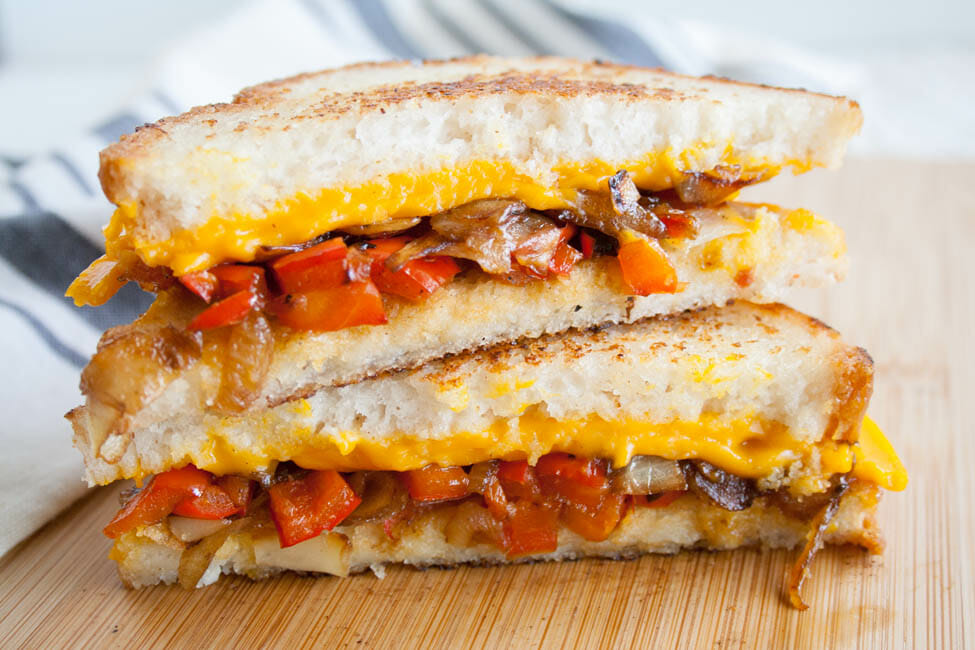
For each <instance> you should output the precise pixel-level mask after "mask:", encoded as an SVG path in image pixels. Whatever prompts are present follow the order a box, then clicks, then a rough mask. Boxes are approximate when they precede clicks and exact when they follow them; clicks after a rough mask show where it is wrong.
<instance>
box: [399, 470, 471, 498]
mask: <svg viewBox="0 0 975 650" xmlns="http://www.w3.org/2000/svg"><path fill="white" fill-rule="evenodd" d="M403 481H404V482H405V483H406V489H407V490H408V491H409V493H410V497H411V498H413V499H414V500H416V501H448V500H451V499H463V498H464V497H466V496H467V495H468V494H469V493H470V490H469V487H468V479H467V472H465V471H464V469H463V468H462V467H437V466H436V465H427V466H426V467H424V468H422V469H415V470H411V471H409V472H404V473H403Z"/></svg>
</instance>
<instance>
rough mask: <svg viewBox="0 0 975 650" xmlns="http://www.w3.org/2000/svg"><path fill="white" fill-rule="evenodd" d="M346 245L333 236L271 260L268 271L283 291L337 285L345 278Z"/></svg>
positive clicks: (302, 290) (324, 287) (300, 290)
mask: <svg viewBox="0 0 975 650" xmlns="http://www.w3.org/2000/svg"><path fill="white" fill-rule="evenodd" d="M347 253H348V249H347V248H346V246H345V242H344V241H342V238H341V237H334V238H332V239H329V240H328V241H324V242H322V243H320V244H315V245H314V246H312V247H310V248H306V249H305V250H303V251H298V252H297V253H291V254H290V255H285V256H283V257H279V258H278V259H276V260H274V261H273V262H271V271H272V272H273V273H274V278H275V280H277V282H278V287H280V289H281V291H282V292H284V293H301V292H308V291H316V290H320V289H331V288H333V287H338V286H340V285H342V284H344V283H345V282H346V280H347V279H348V268H347V264H346V255H347Z"/></svg>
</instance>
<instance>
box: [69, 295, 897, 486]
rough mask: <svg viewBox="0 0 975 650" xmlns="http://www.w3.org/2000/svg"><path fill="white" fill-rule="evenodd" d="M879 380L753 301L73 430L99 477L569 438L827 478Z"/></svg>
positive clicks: (450, 454)
mask: <svg viewBox="0 0 975 650" xmlns="http://www.w3.org/2000/svg"><path fill="white" fill-rule="evenodd" d="M872 385H873V366H872V362H871V360H870V357H869V356H868V355H867V354H866V353H865V352H864V351H863V350H861V349H858V348H854V347H851V346H848V345H846V344H845V343H843V342H842V341H841V340H840V337H839V336H838V335H837V334H836V332H834V331H832V330H831V329H829V328H828V327H826V326H825V325H823V324H822V323H819V322H818V321H816V320H814V319H811V318H808V317H806V316H803V315H802V314H799V313H798V312H795V311H793V310H791V309H789V308H787V307H785V306H782V305H765V306H761V305H753V304H750V303H744V302H740V303H734V304H732V305H728V306H726V307H723V308H715V307H711V308H707V309H704V310H699V311H693V312H686V313H683V314H680V315H675V316H666V317H658V318H653V319H647V320H643V321H639V322H637V323H634V324H631V325H615V326H609V327H604V328H598V329H595V330H587V331H574V332H570V333H566V334H562V335H555V336H547V337H541V338H539V339H535V340H528V341H523V342H518V343H515V344H506V345H501V346H497V347H494V348H489V349H487V350H481V351H478V352H474V353H468V354H463V355H457V356H452V357H448V358H446V359H440V360H436V361H432V362H430V363H428V364H426V365H424V366H421V367H419V368H416V369H413V370H410V371H400V372H389V373H385V374H382V375H379V376H376V377H373V378H370V379H365V380H362V381H360V382H357V383H354V384H348V385H345V386H336V387H327V388H322V389H320V390H318V391H317V392H315V393H314V394H311V395H309V396H307V397H306V398H302V399H297V400H293V401H290V402H286V403H283V404H279V405H277V406H275V407H273V408H270V409H266V410H264V411H262V412H256V413H245V414H242V415H238V416H227V415H222V414H217V413H213V412H209V413H206V414H204V415H202V417H201V414H200V413H199V412H196V411H192V410H181V409H178V408H176V409H170V410H168V411H167V417H165V418H163V419H159V420H156V421H154V422H152V423H151V424H148V425H142V424H141V423H140V422H139V419H138V418H135V419H134V420H133V422H132V428H131V430H129V431H127V432H125V433H120V432H116V433H113V434H111V435H110V436H109V437H108V439H107V440H105V441H104V442H103V443H102V445H101V447H97V446H94V445H93V444H92V441H91V440H90V439H89V437H88V436H87V432H86V430H85V428H84V426H83V424H82V422H83V421H84V416H79V417H78V418H76V422H75V426H76V436H75V444H76V445H77V446H78V448H79V449H80V450H81V452H82V454H83V455H84V457H85V462H86V465H87V470H88V478H89V480H90V481H91V482H94V483H109V482H111V481H113V480H116V479H120V478H129V477H133V476H141V475H145V474H151V473H159V472H162V471H165V470H167V469H170V468H173V467H180V466H182V465H183V464H186V463H187V462H191V463H193V464H194V465H196V466H197V467H199V468H200V469H205V470H208V471H211V472H213V473H215V474H218V475H219V474H230V473H239V474H246V473H250V472H255V471H264V470H267V469H268V468H271V467H273V466H274V464H275V462H276V461H283V460H292V461H294V462H296V463H297V464H298V465H300V466H302V467H306V468H312V469H338V470H341V471H351V470H364V469H375V470H396V471H403V470H410V469H417V468H420V467H423V466H426V465H427V464H429V463H435V464H438V465H443V466H450V465H469V464H472V463H475V462H479V461H484V460H490V459H498V458H501V459H518V458H527V459H528V460H529V461H531V462H534V461H535V460H536V459H537V458H539V457H540V456H542V455H544V454H546V453H549V452H551V451H565V452H569V453H574V454H579V455H582V456H585V457H588V458H608V459H611V460H612V461H613V464H614V465H615V466H622V465H625V464H626V463H627V462H628V461H629V459H630V458H631V457H632V456H633V455H657V456H663V457H665V458H671V459H674V460H679V459H685V458H688V459H691V458H693V459H702V460H705V461H708V462H710V463H712V464H714V465H717V466H719V467H722V468H723V469H725V470H727V471H729V472H732V473H734V474H736V475H739V476H743V477H748V478H755V479H758V480H759V481H760V485H761V486H762V487H763V488H770V489H771V488H776V487H781V486H782V485H793V484H799V483H800V482H801V486H799V487H796V490H799V491H806V492H816V491H821V490H822V489H824V488H823V486H824V485H825V482H826V481H828V480H829V478H830V477H831V476H832V475H834V474H836V473H845V472H848V471H850V470H851V467H852V465H853V454H854V452H855V450H854V448H853V447H852V446H851V443H855V442H856V441H857V440H858V436H859V431H860V423H861V420H862V419H863V417H864V413H865V409H866V406H867V402H868V401H869V398H870V393H871V390H872ZM79 421H80V422H79ZM860 465H863V467H860V466H859V465H858V467H857V469H855V470H854V471H855V472H861V471H862V472H868V471H869V468H867V467H866V464H860ZM871 480H873V481H874V482H876V483H884V481H885V480H887V479H884V478H883V477H881V478H876V477H875V476H874V477H872V479H871Z"/></svg>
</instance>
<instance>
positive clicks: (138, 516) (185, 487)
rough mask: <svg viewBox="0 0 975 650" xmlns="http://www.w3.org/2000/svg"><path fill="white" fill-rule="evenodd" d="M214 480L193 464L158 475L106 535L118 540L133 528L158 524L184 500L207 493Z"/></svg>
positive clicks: (135, 497)
mask: <svg viewBox="0 0 975 650" xmlns="http://www.w3.org/2000/svg"><path fill="white" fill-rule="evenodd" d="M212 478H213V477H212V475H211V474H210V473H209V472H204V471H203V470H199V469H197V468H195V467H193V466H192V465H187V466H186V467H181V468H179V469H171V470H169V471H168V472H163V473H162V474H157V475H156V476H153V477H152V478H151V479H149V482H148V483H147V484H146V486H145V487H144V488H142V490H140V491H139V493H138V494H137V495H136V496H134V497H133V498H132V499H130V500H129V502H128V503H126V504H125V507H123V508H122V509H121V510H119V511H118V513H117V514H116V515H115V517H114V518H113V519H112V521H110V522H109V523H108V525H107V526H105V528H104V529H103V532H104V533H105V535H106V536H107V537H112V538H115V537H118V536H119V535H121V534H122V533H125V532H127V531H129V530H132V529H133V528H137V527H139V526H148V525H151V524H155V523H158V522H160V521H162V520H163V519H164V518H166V517H167V516H168V515H169V514H170V513H171V512H172V511H173V508H175V507H176V505H177V504H179V503H180V502H181V501H183V500H184V499H187V498H193V497H198V496H200V495H201V494H203V491H204V490H205V489H206V488H207V486H208V485H210V482H211V480H212Z"/></svg>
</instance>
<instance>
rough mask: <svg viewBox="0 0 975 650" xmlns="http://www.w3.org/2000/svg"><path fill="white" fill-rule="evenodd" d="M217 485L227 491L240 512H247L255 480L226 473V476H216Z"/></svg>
mask: <svg viewBox="0 0 975 650" xmlns="http://www.w3.org/2000/svg"><path fill="white" fill-rule="evenodd" d="M217 485H219V486H220V487H221V488H222V489H223V490H224V491H225V492H226V493H227V495H228V496H229V497H230V500H231V501H233V502H234V505H235V506H237V510H238V511H239V512H240V514H242V515H243V514H247V508H248V507H249V506H250V504H251V499H253V498H254V486H255V485H257V483H256V482H254V481H252V480H250V479H248V478H244V477H243V476H235V475H233V474H228V475H227V476H221V477H220V478H218V479H217Z"/></svg>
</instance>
